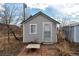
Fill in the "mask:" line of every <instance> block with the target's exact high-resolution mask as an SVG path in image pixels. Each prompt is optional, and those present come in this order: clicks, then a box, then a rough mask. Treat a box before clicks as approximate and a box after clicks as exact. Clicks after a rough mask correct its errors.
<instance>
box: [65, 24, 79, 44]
mask: <svg viewBox="0 0 79 59" xmlns="http://www.w3.org/2000/svg"><path fill="white" fill-rule="evenodd" d="M64 31H65V34H66V37H67V38H68V39H69V40H70V41H73V42H75V43H79V25H77V26H68V27H64Z"/></svg>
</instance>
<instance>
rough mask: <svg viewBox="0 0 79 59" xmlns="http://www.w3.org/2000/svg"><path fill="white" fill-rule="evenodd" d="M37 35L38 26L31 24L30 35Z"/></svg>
mask: <svg viewBox="0 0 79 59" xmlns="http://www.w3.org/2000/svg"><path fill="white" fill-rule="evenodd" d="M36 33H37V24H30V34H36Z"/></svg>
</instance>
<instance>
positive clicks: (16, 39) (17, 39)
mask: <svg viewBox="0 0 79 59" xmlns="http://www.w3.org/2000/svg"><path fill="white" fill-rule="evenodd" d="M9 30H10V31H11V33H12V34H13V36H14V38H15V39H16V40H18V38H17V37H16V35H15V33H14V32H13V31H12V29H11V28H10V29H9Z"/></svg>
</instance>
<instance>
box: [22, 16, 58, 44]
mask: <svg viewBox="0 0 79 59" xmlns="http://www.w3.org/2000/svg"><path fill="white" fill-rule="evenodd" d="M43 22H50V23H52V41H51V40H49V42H57V34H56V32H57V30H56V24H55V23H53V22H51V21H50V20H48V18H47V17H45V16H43V15H38V16H37V17H35V18H33V19H32V20H30V21H29V22H27V23H24V24H23V42H31V41H34V40H35V39H36V40H37V41H39V42H40V43H41V42H44V40H43V38H42V36H43V34H42V31H43ZM30 24H37V34H29V31H30V28H29V27H30Z"/></svg>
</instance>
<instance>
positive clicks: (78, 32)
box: [74, 26, 79, 42]
mask: <svg viewBox="0 0 79 59" xmlns="http://www.w3.org/2000/svg"><path fill="white" fill-rule="evenodd" d="M75 27H76V30H75V32H76V33H75V35H74V36H76V37H75V39H74V41H75V42H79V26H75Z"/></svg>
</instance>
